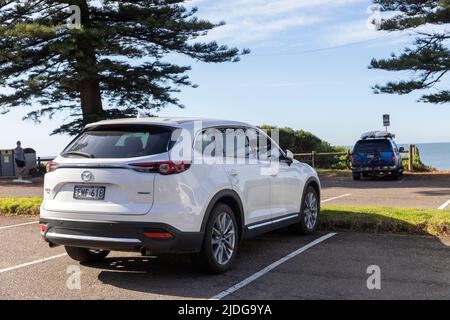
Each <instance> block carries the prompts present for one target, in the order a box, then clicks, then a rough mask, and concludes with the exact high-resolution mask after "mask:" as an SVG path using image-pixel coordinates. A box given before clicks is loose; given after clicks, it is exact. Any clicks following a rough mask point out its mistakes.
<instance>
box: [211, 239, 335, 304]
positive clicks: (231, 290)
mask: <svg viewBox="0 0 450 320" xmlns="http://www.w3.org/2000/svg"><path fill="white" fill-rule="evenodd" d="M334 235H336V233H329V234H327V235H325V236H323V237H320V238H319V239H316V240H314V241H312V242H310V243H308V244H307V245H305V246H303V247H301V248H299V249H297V250H295V251H294V252H291V253H290V254H288V255H287V256H285V257H283V258H281V259H280V260H278V261H275V262H274V263H272V264H271V265H268V266H267V267H265V268H264V269H262V270H260V271H258V272H256V273H255V274H253V275H251V276H250V277H248V278H246V279H244V280H243V281H241V282H239V283H237V284H235V285H234V286H232V287H230V288H228V289H227V290H225V291H222V292H221V293H219V294H217V295H215V296H214V297H212V298H210V299H209V300H221V299H223V298H225V297H226V296H228V295H230V294H232V293H234V292H236V291H238V290H239V289H241V288H243V287H245V286H246V285H248V284H250V283H252V282H253V281H255V280H256V279H258V278H260V277H262V276H263V275H265V274H266V273H268V272H270V271H272V270H273V269H275V268H276V267H278V266H279V265H281V264H283V263H285V262H286V261H288V260H290V259H292V258H294V257H295V256H298V255H299V254H300V253H302V252H305V251H306V250H308V249H310V248H312V247H314V246H315V245H317V244H319V243H321V242H323V241H325V240H327V239H329V238H331V237H332V236H334Z"/></svg>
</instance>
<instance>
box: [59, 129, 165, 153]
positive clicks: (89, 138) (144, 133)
mask: <svg viewBox="0 0 450 320" xmlns="http://www.w3.org/2000/svg"><path fill="white" fill-rule="evenodd" d="M172 131H173V129H172V128H168V127H161V126H148V125H132V126H130V125H121V126H117V125H114V126H101V127H96V128H94V129H90V130H89V129H88V130H87V131H85V132H83V133H82V134H81V135H80V136H79V137H78V138H76V139H75V140H74V141H73V142H72V143H71V144H70V145H69V146H68V147H67V148H66V149H65V150H64V152H63V153H62V156H64V157H88V158H133V157H142V156H148V155H153V154H158V153H163V152H167V151H168V148H169V144H170V139H171V134H172Z"/></svg>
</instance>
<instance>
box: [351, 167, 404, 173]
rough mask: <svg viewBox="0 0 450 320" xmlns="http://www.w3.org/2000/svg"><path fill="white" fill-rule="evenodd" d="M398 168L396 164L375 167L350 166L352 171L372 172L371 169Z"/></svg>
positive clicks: (390, 170)
mask: <svg viewBox="0 0 450 320" xmlns="http://www.w3.org/2000/svg"><path fill="white" fill-rule="evenodd" d="M397 170H399V167H398V166H376V167H366V166H361V167H352V171H353V172H373V171H385V172H392V171H397Z"/></svg>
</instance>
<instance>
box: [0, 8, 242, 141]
mask: <svg viewBox="0 0 450 320" xmlns="http://www.w3.org/2000/svg"><path fill="white" fill-rule="evenodd" d="M184 2H185V0H137V1H110V0H103V1H101V0H65V1H56V0H46V1H45V0H18V1H11V0H0V88H1V91H0V113H6V112H8V111H10V110H11V108H16V107H19V106H21V107H22V106H28V107H31V108H32V110H30V111H31V112H30V113H28V115H27V116H26V117H25V119H31V120H34V121H36V122H39V121H40V119H41V118H42V117H44V116H48V117H50V118H52V117H53V116H54V115H55V114H56V113H57V112H64V113H65V114H67V115H68V118H67V119H68V120H66V122H65V123H64V124H63V125H62V126H61V127H59V128H57V129H56V130H54V131H53V133H68V134H71V135H73V134H76V133H78V132H79V131H80V130H81V129H82V127H83V126H84V125H85V124H86V123H90V122H93V121H97V120H100V119H105V118H118V117H130V116H134V115H135V114H136V113H137V110H142V111H144V112H145V111H147V112H151V111H158V110H160V109H161V108H164V107H165V106H167V105H170V104H171V105H176V106H179V107H183V105H182V104H181V102H180V101H179V100H178V99H177V98H176V97H175V96H174V95H175V94H176V93H177V92H179V91H180V88H181V87H182V86H192V87H195V85H193V84H192V83H191V82H190V80H189V77H188V75H187V72H188V71H189V70H190V67H189V66H180V65H176V64H174V63H170V62H167V61H165V60H168V59H167V56H168V55H173V54H180V55H184V56H187V57H189V58H192V59H194V60H197V61H202V62H206V63H219V62H236V61H239V57H240V56H241V55H242V54H247V53H248V52H249V51H248V50H246V49H245V50H242V51H239V50H238V49H236V48H229V47H227V46H225V45H219V44H217V43H216V42H214V41H212V42H201V41H198V40H197V41H196V38H198V37H201V36H204V35H206V34H207V32H208V31H210V30H212V29H213V28H215V27H218V26H221V25H223V22H220V23H212V22H209V21H206V20H202V19H199V18H197V17H196V13H197V8H192V9H187V8H186V7H185V6H184ZM74 6H76V7H74ZM75 9H78V13H79V16H77V15H76V14H77V10H75ZM77 17H79V18H80V20H79V21H78V22H79V24H78V25H77V24H73V23H74V22H77V19H76V18H77ZM72 18H75V19H72ZM68 19H70V21H71V24H68V23H67V20H68Z"/></svg>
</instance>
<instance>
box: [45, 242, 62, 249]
mask: <svg viewBox="0 0 450 320" xmlns="http://www.w3.org/2000/svg"><path fill="white" fill-rule="evenodd" d="M48 246H49V247H50V248H56V247H59V246H60V245H59V244H56V243H53V242H49V243H48Z"/></svg>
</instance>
